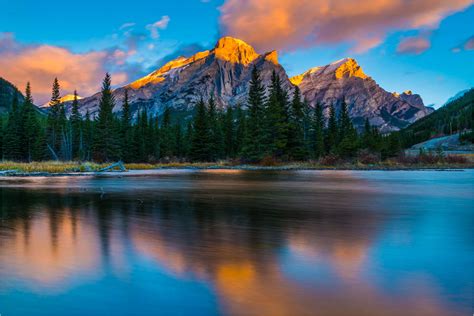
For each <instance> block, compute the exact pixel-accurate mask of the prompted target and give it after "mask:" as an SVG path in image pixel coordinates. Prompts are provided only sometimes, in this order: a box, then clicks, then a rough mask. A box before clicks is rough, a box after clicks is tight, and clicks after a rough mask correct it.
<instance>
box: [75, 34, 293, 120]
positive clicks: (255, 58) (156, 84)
mask: <svg viewBox="0 0 474 316" xmlns="http://www.w3.org/2000/svg"><path fill="white" fill-rule="evenodd" d="M253 66H256V67H257V68H258V69H259V71H260V73H261V78H262V79H263V82H264V83H265V84H266V85H268V84H269V83H270V78H271V74H272V72H273V71H276V73H277V74H279V75H280V77H281V78H282V80H283V82H284V85H285V87H286V88H287V89H290V88H291V83H290V81H289V80H288V77H287V75H286V72H285V70H284V69H283V67H282V66H281V65H279V64H278V57H277V53H276V52H275V51H273V52H269V53H265V54H262V55H260V54H258V53H256V52H255V50H254V49H253V48H252V47H251V46H250V45H248V44H246V43H245V42H243V41H241V40H238V39H235V38H231V37H224V38H221V39H220V40H219V41H218V42H217V44H216V46H215V47H214V49H212V50H208V51H204V52H200V53H197V54H195V55H194V56H192V57H189V58H185V57H179V58H177V59H175V60H173V61H170V62H168V63H167V64H166V65H164V66H163V67H161V68H160V69H158V70H156V71H154V72H152V73H150V74H149V75H147V76H145V77H144V78H141V79H139V80H137V81H135V82H133V83H131V84H129V85H127V86H125V87H121V88H118V89H116V90H115V91H114V95H115V98H116V101H117V102H116V107H115V108H114V112H119V111H121V110H122V105H121V104H122V99H123V94H124V90H125V89H128V92H129V99H130V104H131V109H132V114H133V116H134V117H136V116H137V113H138V110H139V109H143V108H146V109H147V110H148V112H149V113H150V114H151V115H160V114H162V113H163V111H164V109H165V108H166V107H171V108H172V109H173V110H174V111H178V112H188V111H190V110H192V109H194V106H195V104H196V103H197V101H198V100H199V98H201V97H203V98H204V99H208V98H209V97H210V96H211V95H214V97H215V99H216V103H217V105H218V106H219V107H224V106H235V105H237V104H242V105H245V103H246V100H247V92H248V83H249V81H250V76H251V70H252V68H253ZM99 98H100V94H96V95H94V96H92V97H89V98H85V99H82V100H80V102H79V104H80V111H81V112H82V113H83V114H84V113H85V112H86V111H89V113H90V114H91V115H95V114H96V113H97V111H98V103H99Z"/></svg>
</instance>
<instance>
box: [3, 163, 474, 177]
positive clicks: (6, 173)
mask: <svg viewBox="0 0 474 316" xmlns="http://www.w3.org/2000/svg"><path fill="white" fill-rule="evenodd" d="M470 169H474V165H472V164H466V165H458V164H456V165H426V166H419V165H413V166H409V165H405V166H401V165H399V166H386V165H373V166H370V165H367V166H358V165H340V166H305V165H281V166H256V165H255V166H254V165H238V166H222V165H208V166H194V165H182V166H168V167H167V166H160V167H156V168H142V169H127V171H104V172H98V171H70V172H68V171H66V172H48V171H32V172H24V171H20V170H0V179H1V178H10V177H14V178H21V177H88V176H89V177H113V176H116V177H127V176H147V175H153V174H159V173H160V172H161V171H167V170H174V171H206V170H215V171H219V170H234V171H439V172H443V171H444V172H445V171H465V170H470Z"/></svg>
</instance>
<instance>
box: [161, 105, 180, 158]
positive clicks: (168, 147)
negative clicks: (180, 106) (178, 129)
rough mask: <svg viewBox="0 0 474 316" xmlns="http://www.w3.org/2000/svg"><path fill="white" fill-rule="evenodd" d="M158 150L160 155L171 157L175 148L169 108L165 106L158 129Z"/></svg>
mask: <svg viewBox="0 0 474 316" xmlns="http://www.w3.org/2000/svg"><path fill="white" fill-rule="evenodd" d="M160 137H161V139H160V151H161V156H162V157H172V156H173V154H174V150H175V149H176V146H175V145H176V144H175V137H174V135H173V127H172V125H171V109H170V108H169V107H166V108H165V110H164V112H163V120H162V124H161V129H160Z"/></svg>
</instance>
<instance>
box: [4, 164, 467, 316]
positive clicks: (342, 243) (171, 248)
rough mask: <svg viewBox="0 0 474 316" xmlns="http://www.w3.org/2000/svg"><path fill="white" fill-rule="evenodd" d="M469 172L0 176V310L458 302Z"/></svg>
mask: <svg viewBox="0 0 474 316" xmlns="http://www.w3.org/2000/svg"><path fill="white" fill-rule="evenodd" d="M472 175H473V174H472V172H466V173H460V174H447V173H446V174H441V175H439V174H437V173H431V174H430V173H424V174H421V175H420V174H415V173H412V176H410V175H406V174H404V173H400V174H396V173H393V174H392V175H391V177H390V178H386V177H385V175H384V174H383V173H379V174H375V175H374V173H351V172H332V173H325V172H323V173H321V172H319V173H318V172H299V173H289V172H288V173H285V172H283V173H256V172H234V171H233V172H229V173H222V172H217V171H212V172H211V171H207V172H177V173H175V172H164V173H163V174H160V176H159V177H155V176H154V177H147V176H143V177H137V178H122V179H110V178H103V179H88V178H58V179H54V180H52V179H33V180H31V181H32V182H31V181H30V180H26V181H21V182H11V181H10V182H7V183H3V185H2V188H1V189H0V195H1V198H2V204H1V213H0V214H1V218H2V222H1V227H0V313H5V315H8V314H11V315H28V314H31V312H34V313H35V314H40V315H41V314H44V315H56V314H57V315H61V312H63V310H62V309H58V306H60V307H62V308H67V309H69V311H70V313H69V312H68V314H70V315H76V314H77V315H79V314H97V315H99V314H103V313H107V314H111V313H113V314H115V315H117V314H118V315H127V314H130V313H131V312H133V313H134V314H154V313H161V314H163V313H164V314H180V315H182V314H192V315H200V314H202V315H208V314H221V313H222V314H231V315H315V314H317V315H381V314H384V315H400V314H404V315H448V314H449V315H456V314H460V315H461V314H465V313H466V312H469V308H470V304H471V303H472V285H473V280H472V278H466V277H465V271H466V267H472V264H473V263H474V262H473V257H472V251H473V240H472V233H473V232H474V227H473V226H474V225H473V218H474V217H473V214H472V211H471V209H470V208H471V207H472V206H473V205H472V203H473V199H472V195H471V194H469V193H468V192H469V191H468V190H469V189H471V188H472V187H471V188H470V183H471V181H472ZM436 177H438V179H437V180H438V181H431V180H430V179H433V178H436ZM404 183H405V184H407V185H409V186H410V190H406V186H405V185H403V184H404ZM453 187H454V188H456V189H453ZM414 188H416V190H417V191H416V192H414V191H413V190H412V189H414ZM440 188H442V189H443V192H444V193H443V194H440V195H439V194H437V193H436V190H438V189H440ZM453 207H455V212H456V213H455V214H453V209H454V208H453ZM453 248H454V249H455V250H456V254H455V255H453V254H452V249H453ZM469 269H471V270H470V272H471V275H472V268H469ZM104 293H106V295H104ZM160 294H161V295H160ZM117 297H118V298H120V297H122V298H123V300H120V299H117ZM53 302H54V303H53ZM107 303H110V304H107Z"/></svg>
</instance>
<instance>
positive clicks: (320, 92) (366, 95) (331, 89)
mask: <svg viewBox="0 0 474 316" xmlns="http://www.w3.org/2000/svg"><path fill="white" fill-rule="evenodd" d="M290 80H291V82H292V83H293V84H296V85H298V86H299V87H300V89H301V93H302V95H303V96H304V97H305V98H306V100H307V101H308V102H309V103H310V105H312V106H315V105H316V104H318V103H319V104H321V105H323V106H324V107H325V108H326V113H327V112H328V108H329V106H331V105H334V106H335V108H336V111H337V110H338V109H339V108H340V106H341V104H342V102H343V101H345V102H346V103H347V105H348V108H349V112H350V116H351V117H352V119H353V121H354V123H355V125H356V126H358V127H362V126H363V124H364V121H365V119H366V118H368V119H369V120H370V123H371V124H372V125H375V126H377V127H379V128H380V130H381V131H383V132H388V131H394V130H398V129H400V128H403V127H406V126H407V125H409V124H410V123H412V122H414V121H416V120H417V119H419V118H421V117H423V116H425V115H427V114H429V113H430V112H431V111H432V109H430V108H426V107H425V106H424V104H423V101H422V99H421V97H420V96H419V95H417V94H412V93H411V91H407V92H404V93H403V94H401V95H399V94H396V93H389V92H387V91H385V90H384V89H382V88H381V87H380V86H379V85H378V84H377V83H376V82H375V81H374V80H373V79H372V78H370V77H369V76H368V75H366V74H365V73H364V72H363V70H362V68H361V67H360V66H359V65H358V64H357V62H356V61H355V60H354V59H352V58H345V59H342V60H339V61H336V62H334V63H331V64H329V65H326V66H322V67H315V68H312V69H310V70H308V71H306V72H305V73H303V74H301V75H298V76H295V77H292V78H291V79H290Z"/></svg>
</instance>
